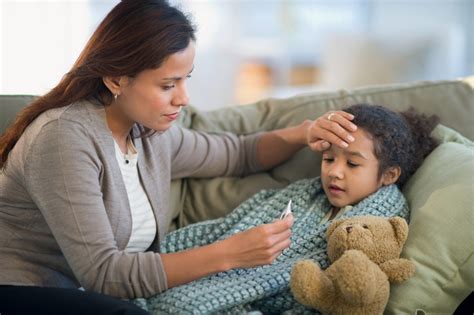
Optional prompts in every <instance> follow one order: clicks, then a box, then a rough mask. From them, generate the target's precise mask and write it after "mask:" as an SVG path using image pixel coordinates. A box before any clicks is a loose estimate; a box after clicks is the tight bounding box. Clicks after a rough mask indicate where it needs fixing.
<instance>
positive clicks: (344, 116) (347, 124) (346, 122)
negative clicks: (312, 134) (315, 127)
mask: <svg viewBox="0 0 474 315" xmlns="http://www.w3.org/2000/svg"><path fill="white" fill-rule="evenodd" d="M331 114H332V116H331V119H330V120H329V119H327V120H328V121H333V122H336V123H338V124H339V125H340V126H341V127H343V128H344V129H345V130H347V131H356V130H357V126H356V125H354V124H353V123H352V122H351V120H353V119H354V116H353V115H352V114H349V113H346V112H344V111H337V112H332V113H330V114H328V115H327V116H326V117H329V115H331Z"/></svg>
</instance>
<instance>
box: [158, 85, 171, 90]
mask: <svg viewBox="0 0 474 315" xmlns="http://www.w3.org/2000/svg"><path fill="white" fill-rule="evenodd" d="M161 88H162V89H163V90H165V91H168V90H171V89H172V88H174V85H163V86H162V87H161Z"/></svg>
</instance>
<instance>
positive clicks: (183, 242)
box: [135, 177, 409, 314]
mask: <svg viewBox="0 0 474 315" xmlns="http://www.w3.org/2000/svg"><path fill="white" fill-rule="evenodd" d="M290 199H291V200H292V212H293V216H294V224H293V227H292V235H291V245H290V247H289V248H287V249H285V250H284V251H283V252H282V254H281V255H279V256H278V257H277V258H276V259H275V261H274V262H273V263H272V264H270V265H265V266H260V267H256V268H247V269H232V270H229V271H226V272H220V273H217V274H214V275H212V276H208V277H205V278H201V279H199V280H196V281H193V282H190V283H188V284H186V285H181V286H178V287H174V288H171V289H168V290H167V291H165V292H163V293H161V294H157V295H155V296H153V297H150V298H148V299H146V300H145V299H136V300H135V303H136V304H138V305H140V306H141V307H143V308H145V309H147V310H148V311H150V312H151V313H153V314H217V313H218V314H245V313H246V312H247V311H249V310H260V311H261V312H263V313H264V314H280V313H282V312H284V311H286V312H285V314H304V313H308V314H314V313H317V311H316V310H311V309H309V308H306V307H304V306H303V305H301V304H299V303H298V302H296V300H295V299H294V298H293V296H292V294H291V292H290V289H289V281H290V273H291V269H292V267H293V265H294V264H295V262H297V261H299V260H301V259H313V260H314V261H316V262H317V263H318V264H319V265H320V266H321V268H322V269H326V268H327V267H328V266H329V263H330V262H329V259H328V257H327V253H326V245H327V243H326V235H325V233H326V229H327V227H328V225H329V224H330V223H331V221H329V222H325V223H322V222H321V220H322V219H323V218H324V217H325V215H326V213H327V212H328V211H330V209H331V204H330V203H329V201H328V199H327V197H326V195H325V193H324V191H323V189H322V186H321V180H320V178H319V177H317V178H312V179H303V180H299V181H297V182H295V183H293V184H290V185H289V186H287V187H286V188H283V189H281V190H276V189H272V190H262V191H261V192H259V193H257V194H255V195H254V196H253V197H251V198H250V199H248V200H246V201H244V202H243V203H242V204H241V205H239V206H238V207H237V208H236V209H235V210H234V211H232V212H231V213H230V214H228V215H227V216H225V217H222V218H219V219H215V220H209V221H203V222H199V223H195V224H192V225H189V226H186V227H184V228H181V229H179V230H176V231H173V232H171V233H169V234H168V235H167V236H166V238H165V239H164V240H163V242H162V244H161V252H162V253H171V252H178V251H182V250H185V249H188V248H193V247H197V246H203V245H207V244H211V243H213V242H215V241H218V240H223V239H226V238H228V237H229V236H231V235H233V234H235V233H238V232H241V231H245V230H248V229H249V228H252V227H255V226H258V225H260V224H265V223H271V222H273V221H274V220H275V219H277V218H278V217H279V215H280V214H281V212H282V210H283V209H284V208H285V207H286V205H287V204H288V201H289V200H290ZM359 215H375V216H381V217H393V216H400V217H403V218H405V219H406V220H408V216H409V211H408V206H407V203H406V200H405V198H404V197H403V195H402V193H401V192H400V191H399V190H398V188H397V187H396V186H395V185H391V186H387V187H382V188H381V189H379V190H378V191H377V192H376V193H374V194H372V195H370V196H368V197H367V198H365V199H363V200H362V201H360V202H359V203H358V204H356V205H354V206H353V207H352V209H350V210H348V211H347V212H345V213H344V215H343V216H341V218H344V217H352V216H359Z"/></svg>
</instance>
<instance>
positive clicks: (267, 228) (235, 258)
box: [221, 214, 293, 269]
mask: <svg viewBox="0 0 474 315" xmlns="http://www.w3.org/2000/svg"><path fill="white" fill-rule="evenodd" d="M292 225H293V215H291V214H290V215H288V216H287V217H286V218H285V219H283V220H276V221H275V222H273V223H268V224H262V225H259V226H256V227H254V228H251V229H249V230H247V231H243V232H239V233H237V234H234V235H232V236H231V237H229V238H228V239H226V240H224V241H222V244H221V245H223V246H222V247H221V248H223V249H224V250H225V251H226V257H227V259H226V260H227V268H226V269H233V268H250V267H256V266H261V265H266V264H271V263H272V262H273V260H275V258H277V257H278V256H279V255H280V254H281V252H282V251H283V250H284V249H285V248H287V247H289V246H290V236H291V230H290V228H291V226H292Z"/></svg>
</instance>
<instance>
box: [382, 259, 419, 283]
mask: <svg viewBox="0 0 474 315" xmlns="http://www.w3.org/2000/svg"><path fill="white" fill-rule="evenodd" d="M379 266H380V269H382V271H383V272H385V274H386V275H387V277H388V281H390V282H394V283H401V282H403V281H405V280H407V279H408V278H410V277H411V276H413V274H414V273H415V264H414V263H413V262H411V261H409V260H407V259H404V258H396V259H391V260H387V261H386V262H384V263H382V264H380V265H379Z"/></svg>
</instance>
